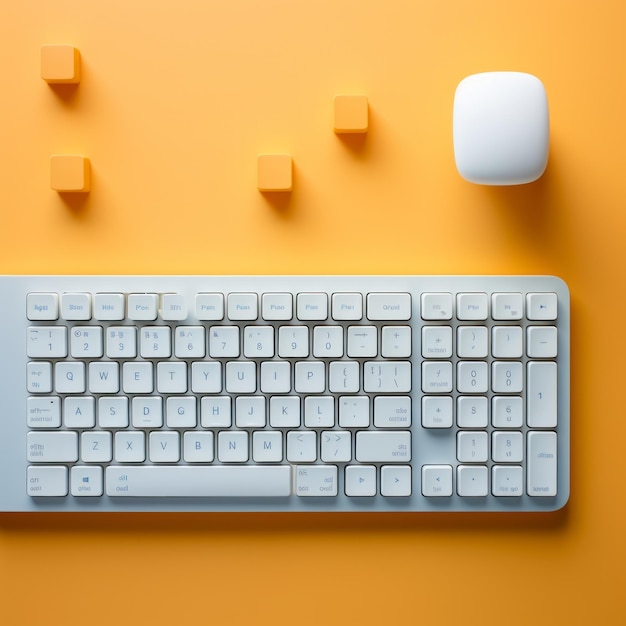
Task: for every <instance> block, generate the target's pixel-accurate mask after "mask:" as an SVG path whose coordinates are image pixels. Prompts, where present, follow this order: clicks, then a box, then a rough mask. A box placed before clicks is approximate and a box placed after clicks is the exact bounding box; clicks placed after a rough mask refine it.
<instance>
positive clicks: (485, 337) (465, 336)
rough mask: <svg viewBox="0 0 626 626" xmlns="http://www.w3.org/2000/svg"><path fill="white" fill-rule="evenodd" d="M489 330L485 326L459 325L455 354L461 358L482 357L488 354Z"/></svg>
mask: <svg viewBox="0 0 626 626" xmlns="http://www.w3.org/2000/svg"><path fill="white" fill-rule="evenodd" d="M488 346H489V331H488V330H487V327H486V326H459V327H458V329H457V344H456V353H457V356H459V357H461V358H462V359H484V358H485V357H486V356H487V355H488V354H489V347H488Z"/></svg>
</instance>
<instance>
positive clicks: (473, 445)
mask: <svg viewBox="0 0 626 626" xmlns="http://www.w3.org/2000/svg"><path fill="white" fill-rule="evenodd" d="M456 456H457V459H458V460H459V461H460V462H461V463H486V462H487V460H488V459H489V435H488V434H487V433H486V432H484V431H471V430H469V431H465V430H464V431H462V432H460V433H457V440H456Z"/></svg>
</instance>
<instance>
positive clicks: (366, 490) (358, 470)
mask: <svg viewBox="0 0 626 626" xmlns="http://www.w3.org/2000/svg"><path fill="white" fill-rule="evenodd" d="M345 491H346V495H347V496H352V497H360V498H363V497H367V496H375V495H376V467H375V466H374V465H348V466H346V474H345Z"/></svg>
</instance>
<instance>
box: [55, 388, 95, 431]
mask: <svg viewBox="0 0 626 626" xmlns="http://www.w3.org/2000/svg"><path fill="white" fill-rule="evenodd" d="M63 423H64V424H65V426H66V427H67V428H93V427H94V426H95V425H96V400H95V398H93V397H92V396H79V397H76V396H68V397H67V398H65V399H64V400H63Z"/></svg>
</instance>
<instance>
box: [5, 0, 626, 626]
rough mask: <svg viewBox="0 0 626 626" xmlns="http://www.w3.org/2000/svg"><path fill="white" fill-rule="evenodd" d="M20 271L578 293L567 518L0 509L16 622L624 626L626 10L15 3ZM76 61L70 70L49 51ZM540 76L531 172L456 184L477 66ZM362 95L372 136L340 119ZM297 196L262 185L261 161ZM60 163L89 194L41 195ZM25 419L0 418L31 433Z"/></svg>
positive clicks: (15, 244) (277, 1) (13, 175)
mask: <svg viewBox="0 0 626 626" xmlns="http://www.w3.org/2000/svg"><path fill="white" fill-rule="evenodd" d="M1 4H2V6H1V8H0V59H1V61H0V66H1V68H2V72H1V76H2V96H1V97H0V212H1V216H2V228H1V229H0V272H2V273H107V274H108V273H111V274H112V273H209V274H211V273H235V274H236V273H292V272H293V273H391V274H395V273H408V274H413V273H417V274H428V273H434V274H445V273H498V274H499V273H540V274H556V275H559V276H561V277H562V278H563V279H565V280H566V281H567V282H568V284H569V286H570V289H571V294H572V417H571V419H572V472H571V475H572V495H571V499H570V503H569V505H568V506H567V508H566V509H565V510H563V511H561V512H559V513H556V514H549V515H538V516H533V515H520V516H514V517H513V516H509V515H489V516H488V515H479V516H468V515H447V516H445V517H444V516H431V515H424V514H419V515H418V514H415V515H405V514H403V515H396V514H391V515H390V514H387V515H372V516H364V515H237V516H234V515H175V514H173V515H151V516H148V515H123V516H122V515H100V516H87V515H86V516H68V515H46V514H42V515H39V516H34V515H31V516H26V515H15V514H9V515H6V514H5V515H1V516H0V623H1V624H3V625H7V626H13V625H20V626H21V625H30V624H46V625H47V626H56V625H61V624H63V625H68V624H69V625H73V624H90V625H99V624H116V625H119V624H151V625H155V624H265V623H267V624H287V623H289V624H429V625H435V624H483V623H502V624H514V625H515V624H565V623H568V624H603V625H604V624H624V623H626V612H625V609H624V604H623V595H624V583H625V582H626V581H625V578H626V577H625V574H624V570H625V565H624V564H625V563H626V540H625V539H624V517H625V514H626V504H625V500H624V497H623V492H622V486H623V477H624V447H625V444H624V442H625V441H626V418H625V415H624V410H623V405H622V403H623V402H624V384H623V379H622V376H624V371H625V367H624V360H625V356H624V355H625V350H624V347H625V346H624V344H625V340H624V327H625V324H624V322H623V320H622V314H623V312H624V310H626V288H625V281H624V274H625V273H626V256H625V246H624V235H625V232H626V231H625V221H626V218H625V213H626V175H625V174H624V146H625V145H626V121H625V119H626V118H625V115H624V112H625V111H626V102H625V100H626V87H625V85H626V37H625V36H624V23H625V22H626V5H625V4H624V3H623V2H622V1H621V0H605V1H604V2H595V3H590V2H572V1H571V0H553V1H552V2H546V1H545V0H524V2H521V1H517V0H514V1H508V2H503V1H502V0H472V1H469V0H446V1H440V2H434V1H431V0H428V1H427V0H405V1H401V0H386V1H384V2H383V1H382V0H381V1H378V2H376V1H367V0H315V1H309V2H294V1H293V0H262V1H261V0H230V1H228V2H226V1H222V0H184V1H179V2H173V1H171V0H133V1H132V2H129V1H128V0H107V1H106V2H86V1H85V0H55V2H41V1H38V0H19V1H13V2H8V0H4V1H3V2H2V3H1ZM44 44H67V45H72V46H75V47H77V48H78V49H79V50H80V53H81V81H80V84H79V85H78V86H71V85H69V86H68V85H56V86H50V85H48V84H46V83H45V82H44V81H43V80H42V79H41V78H40V67H39V61H40V47H41V46H42V45H44ZM488 70H520V71H525V72H530V73H532V74H535V75H537V76H538V77H539V78H540V79H541V80H542V81H543V83H544V85H545V86H546V90H547V93H548V98H549V106H550V113H551V152H550V161H549V165H548V169H547V171H546V173H545V175H544V176H543V177H542V178H541V179H540V180H539V181H538V182H536V183H533V184H530V185H527V186H523V187H519V188H501V189H494V188H486V187H480V186H475V185H472V184H470V183H467V182H465V181H464V180H462V179H461V178H460V177H459V176H458V174H457V172H456V169H455V166H454V160H453V152H452V101H453V95H454V90H455V88H456V85H457V84H458V82H459V81H460V80H461V79H462V78H464V77H465V76H467V75H469V74H473V73H476V72H481V71H488ZM338 93H341V94H349V93H356V94H363V95H366V96H367V98H368V102H369V131H368V133H367V134H366V135H353V136H342V135H337V134H335V133H334V132H333V96H334V95H335V94H338ZM263 153H278V154H290V155H291V156H292V158H293V191H292V192H291V193H287V194H284V193H282V194H266V195H263V194H261V193H259V191H258V190H257V186H256V157H257V154H263ZM51 154H80V155H84V156H86V157H88V158H89V159H90V162H91V175H92V179H91V192H90V193H89V194H88V195H82V194H74V195H72V194H65V195H64V196H61V195H59V194H58V193H57V192H55V191H52V190H51V189H50V181H49V174H50V172H49V157H50V155H51ZM14 418H15V416H6V415H4V416H0V419H14Z"/></svg>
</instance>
